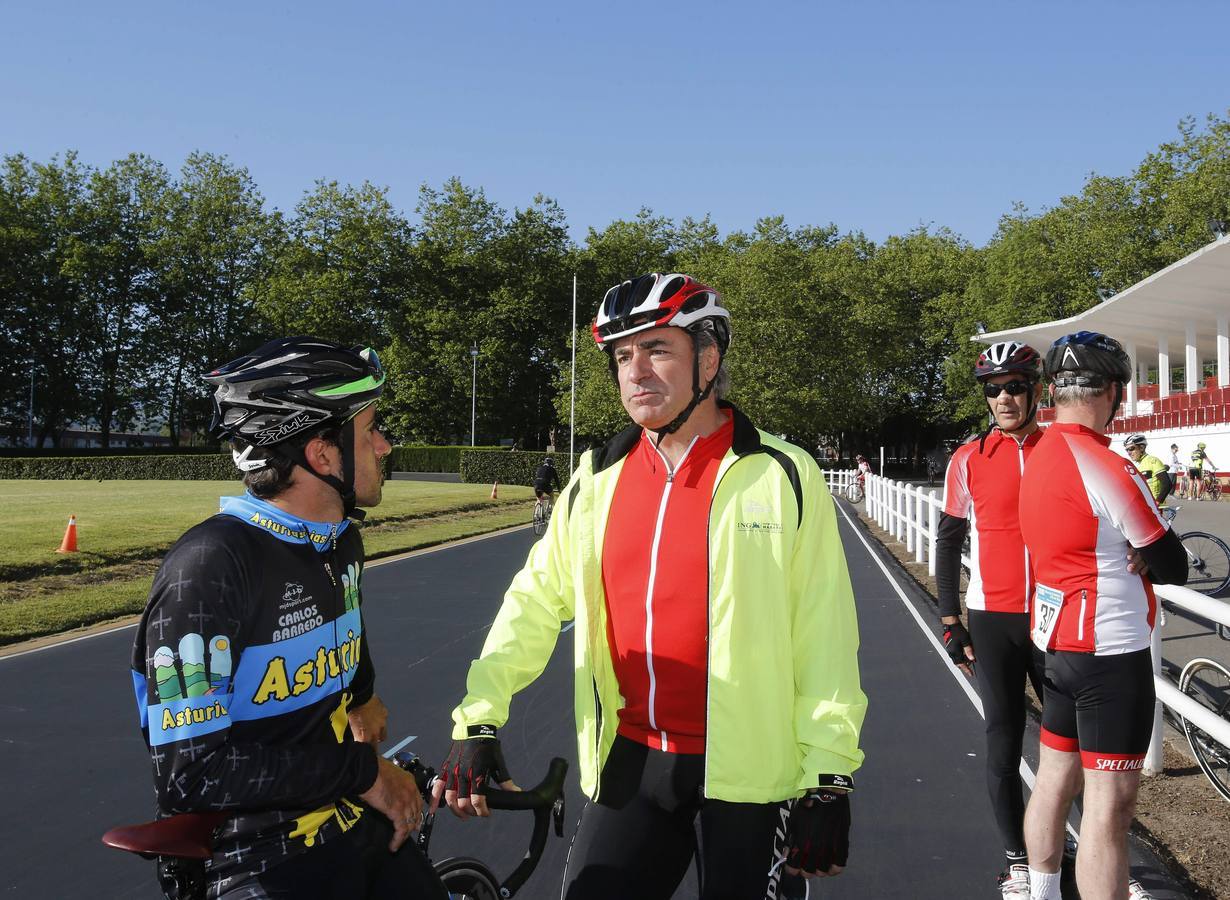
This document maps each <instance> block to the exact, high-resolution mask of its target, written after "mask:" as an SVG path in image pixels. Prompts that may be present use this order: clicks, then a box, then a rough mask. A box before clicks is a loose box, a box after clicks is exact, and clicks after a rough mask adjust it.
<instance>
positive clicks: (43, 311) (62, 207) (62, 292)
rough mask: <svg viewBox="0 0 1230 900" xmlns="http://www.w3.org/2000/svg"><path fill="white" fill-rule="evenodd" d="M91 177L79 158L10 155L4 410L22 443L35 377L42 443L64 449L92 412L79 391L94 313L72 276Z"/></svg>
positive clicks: (0, 348)
mask: <svg viewBox="0 0 1230 900" xmlns="http://www.w3.org/2000/svg"><path fill="white" fill-rule="evenodd" d="M88 179H89V171H88V170H87V169H86V168H84V167H82V166H81V165H80V164H79V163H78V162H77V156H76V154H74V153H68V154H66V155H65V157H64V159H63V161H60V160H58V159H55V158H53V159H52V160H51V161H50V162H48V163H33V162H31V161H30V160H29V159H27V158H26V157H24V156H22V155H20V154H18V155H14V156H8V157H5V159H4V164H3V169H2V170H0V297H3V298H4V302H3V304H0V342H3V343H2V345H0V410H2V411H3V419H4V428H5V430H6V431H7V432H8V433H9V435H10V437H11V438H12V439H14V440H21V439H24V438H25V436H26V431H27V415H28V413H29V408H30V395H31V392H30V383H31V378H32V377H33V380H34V391H33V396H34V403H33V410H34V437H35V443H36V445H38V446H42V445H43V444H44V443H45V442H47V441H48V440H49V439H50V440H51V441H52V443H53V444H58V442H59V439H60V433H61V432H62V431H63V429H64V428H65V426H66V425H68V424H69V423H70V422H73V421H80V420H83V419H85V418H87V417H88V415H89V411H90V409H91V406H90V403H89V400H88V398H87V396H86V395H85V394H84V393H83V392H81V391H80V390H79V389H78V385H79V382H80V381H81V379H82V375H83V370H84V364H85V360H86V359H87V348H88V342H87V331H88V329H87V323H88V320H89V317H88V310H86V309H85V308H84V303H85V301H84V298H83V297H82V295H81V291H80V289H79V286H78V284H77V282H76V281H75V280H74V279H73V278H72V277H70V276H69V274H68V272H67V260H68V256H69V253H70V243H71V238H72V236H73V235H75V234H77V233H78V232H79V231H80V230H81V229H82V228H83V227H84V219H85V195H86V183H87V181H88Z"/></svg>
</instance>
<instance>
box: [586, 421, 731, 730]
mask: <svg viewBox="0 0 1230 900" xmlns="http://www.w3.org/2000/svg"><path fill="white" fill-rule="evenodd" d="M733 436H734V424H733V420H731V419H728V420H727V422H726V424H724V425H723V426H722V427H721V428H719V429H718V430H717V431H715V432H713V433H712V434H710V435H708V436H706V437H703V438H698V439H696V440H694V441H693V443H692V444H691V446H690V447H689V448H688V450H687V452H685V453H684V455H683V458H682V459H681V460H680V461H679V464H678V465H677V466H676V467H675V471H674V472H673V473H672V472H671V471H670V468H669V466H668V465H667V463H666V460H665V458H663V457H662V456H661V454H660V453H659V452H658V449H657V448H656V447H655V446H654V445H653V442H652V441H650V439H649V438H648V437H647V436H642V437H641V440H640V442H639V443H638V444H637V445H636V447H635V448H634V449H633V450H632V452H631V453H629V454H628V457H627V459H625V460H624V465H623V469H622V470H621V471H620V473H619V482H618V484H617V485H616V488H615V496H614V498H613V499H612V501H611V512H610V517H609V518H608V520H607V527H606V535H605V537H604V539H603V544H602V584H603V588H604V590H605V592H606V605H607V636H608V639H609V641H610V647H611V656H612V662H613V663H614V666H615V676H616V678H617V679H618V681H619V689H620V693H622V694H623V697H624V707H623V709H621V710H620V711H619V733H620V734H622V735H624V736H625V737H628V738H631V739H633V740H635V741H639V742H640V743H642V744H647V745H649V746H650V747H653V748H654V749H656V750H666V751H669V752H672V753H703V752H704V751H705V701H706V694H707V683H708V669H709V658H708V635H709V509H710V506H711V505H712V502H713V489H714V483H715V480H716V478H717V470H718V467H719V465H720V464H721V461H722V457H724V456H725V455H726V452H727V451H728V450H729V449H730V446H731V439H732V438H733Z"/></svg>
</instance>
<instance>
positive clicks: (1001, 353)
mask: <svg viewBox="0 0 1230 900" xmlns="http://www.w3.org/2000/svg"><path fill="white" fill-rule="evenodd" d="M995 375H1024V376H1025V378H1026V379H1027V380H1028V381H1031V382H1033V381H1038V380H1039V379H1041V378H1042V357H1041V356H1040V355H1039V354H1038V351H1037V350H1035V349H1034V348H1033V347H1031V346H1029V345H1028V344H1022V343H1021V342H1020V341H1000V342H999V343H998V344H992V345H991V346H990V347H987V349H985V350H983V351H982V353H980V354H979V355H978V362H977V363H975V364H974V377H975V378H977V379H978V380H979V381H984V380H986V379H987V378H991V377H993V376H995Z"/></svg>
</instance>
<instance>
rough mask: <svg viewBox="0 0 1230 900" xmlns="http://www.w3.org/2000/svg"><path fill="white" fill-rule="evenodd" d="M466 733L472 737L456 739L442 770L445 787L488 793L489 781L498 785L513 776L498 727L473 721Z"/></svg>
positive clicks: (464, 793) (460, 791)
mask: <svg viewBox="0 0 1230 900" xmlns="http://www.w3.org/2000/svg"><path fill="white" fill-rule="evenodd" d="M467 733H468V734H469V737H467V738H466V739H465V740H463V741H453V749H452V750H450V751H449V754H448V759H446V760H445V761H444V766H443V768H442V769H441V770H440V774H441V775H442V776H443V778H444V789H445V790H446V791H456V792H457V793H458V794H459V795H460V796H462V797H469V796H471V795H472V794H485V793H486V792H487V785H489V784H491V783H492V782H494V783H495V785H496V787H499V786H500V784H502V783H503V782H505V781H508V780H509V778H510V776H509V774H508V766H507V764H506V763H505V762H504V751H503V750H502V749H500V741H499V739H498V738H496V736H495V727H494V726H492V725H471V726H470V727H469V729H468V732H467Z"/></svg>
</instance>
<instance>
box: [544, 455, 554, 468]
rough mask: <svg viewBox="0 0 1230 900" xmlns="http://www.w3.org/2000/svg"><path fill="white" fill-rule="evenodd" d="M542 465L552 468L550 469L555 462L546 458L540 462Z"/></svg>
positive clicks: (550, 458)
mask: <svg viewBox="0 0 1230 900" xmlns="http://www.w3.org/2000/svg"><path fill="white" fill-rule="evenodd" d="M542 464H543V465H544V466H552V467H554V465H555V460H554V459H553V458H552V457H550V456H548V457H547V458H546V459H544V460H543V461H542Z"/></svg>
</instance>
